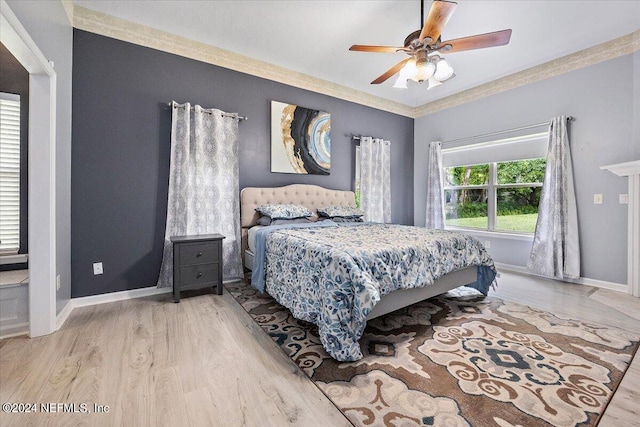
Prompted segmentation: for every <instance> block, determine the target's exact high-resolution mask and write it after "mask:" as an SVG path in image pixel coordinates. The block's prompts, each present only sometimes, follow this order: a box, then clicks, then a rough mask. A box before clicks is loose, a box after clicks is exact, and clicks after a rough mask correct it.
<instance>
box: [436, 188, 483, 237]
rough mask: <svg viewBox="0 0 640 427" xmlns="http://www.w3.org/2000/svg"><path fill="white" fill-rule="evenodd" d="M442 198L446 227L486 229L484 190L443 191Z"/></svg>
mask: <svg viewBox="0 0 640 427" xmlns="http://www.w3.org/2000/svg"><path fill="white" fill-rule="evenodd" d="M444 197H445V213H446V219H445V223H446V224H447V225H448V226H453V227H470V228H481V229H484V230H486V229H487V228H488V226H489V221H488V216H487V208H488V206H487V190H486V189H473V190H445V192H444Z"/></svg>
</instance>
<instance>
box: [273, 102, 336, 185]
mask: <svg viewBox="0 0 640 427" xmlns="http://www.w3.org/2000/svg"><path fill="white" fill-rule="evenodd" d="M330 169H331V114H329V113H326V112H324V111H318V110H312V109H310V108H304V107H299V106H297V105H291V104H285V103H282V102H277V101H271V172H279V173H295V174H313V175H329V172H330Z"/></svg>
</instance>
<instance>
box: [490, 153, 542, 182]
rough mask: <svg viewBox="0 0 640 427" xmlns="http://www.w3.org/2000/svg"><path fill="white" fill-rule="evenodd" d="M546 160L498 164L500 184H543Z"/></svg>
mask: <svg viewBox="0 0 640 427" xmlns="http://www.w3.org/2000/svg"><path fill="white" fill-rule="evenodd" d="M546 163H547V161H546V159H533V160H517V161H515V162H504V163H498V184H518V183H520V182H522V183H533V182H540V183H541V182H542V181H543V180H544V168H545V165H546Z"/></svg>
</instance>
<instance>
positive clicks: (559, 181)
mask: <svg viewBox="0 0 640 427" xmlns="http://www.w3.org/2000/svg"><path fill="white" fill-rule="evenodd" d="M527 269H528V270H530V271H531V272H533V273H536V274H540V275H543V276H546V277H554V278H557V279H564V278H567V279H576V278H579V277H580V242H579V238H578V213H577V209H576V196H575V191H574V188H573V171H572V167H571V150H570V148H569V136H568V133H567V118H566V117H565V116H559V117H555V118H554V119H553V120H551V125H550V126H549V149H548V153H547V166H546V170H545V175H544V183H543V184H542V193H541V195H540V206H539V209H538V222H537V223H536V232H535V235H534V238H533V247H532V249H531V255H530V257H529V262H528V263H527Z"/></svg>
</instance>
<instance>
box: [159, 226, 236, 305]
mask: <svg viewBox="0 0 640 427" xmlns="http://www.w3.org/2000/svg"><path fill="white" fill-rule="evenodd" d="M222 239H224V236H223V235H221V234H202V235H193V236H173V237H171V242H172V243H173V300H174V301H175V302H180V291H183V290H186V289H199V288H204V287H208V286H211V287H214V286H217V287H218V295H222Z"/></svg>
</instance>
